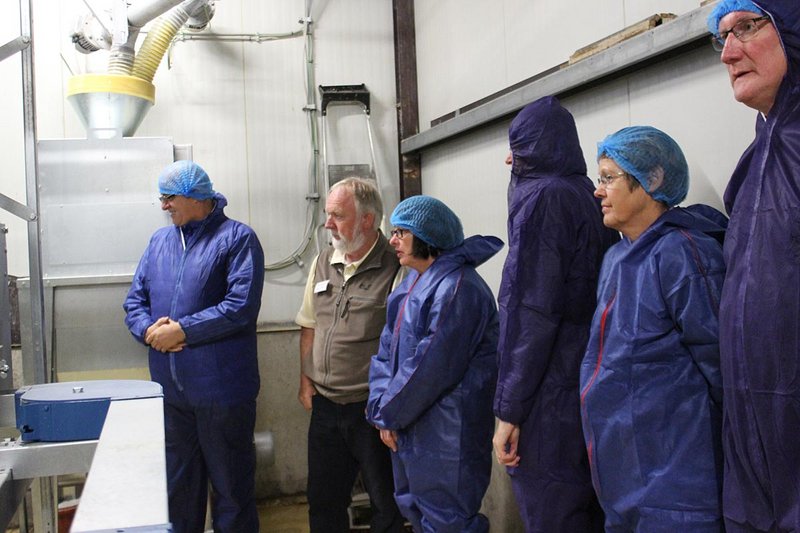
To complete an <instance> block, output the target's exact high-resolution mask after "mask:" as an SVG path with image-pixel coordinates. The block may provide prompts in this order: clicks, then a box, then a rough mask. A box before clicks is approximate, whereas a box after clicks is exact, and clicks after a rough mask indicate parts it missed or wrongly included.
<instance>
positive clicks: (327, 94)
mask: <svg viewBox="0 0 800 533" xmlns="http://www.w3.org/2000/svg"><path fill="white" fill-rule="evenodd" d="M319 94H320V96H321V97H322V104H321V105H320V108H321V110H322V115H323V116H325V115H327V114H328V104H332V103H339V104H361V105H362V106H364V112H365V113H366V114H367V115H369V90H368V89H367V86H366V85H364V84H363V83H362V84H361V85H320V86H319Z"/></svg>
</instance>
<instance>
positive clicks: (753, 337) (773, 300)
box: [708, 0, 800, 531]
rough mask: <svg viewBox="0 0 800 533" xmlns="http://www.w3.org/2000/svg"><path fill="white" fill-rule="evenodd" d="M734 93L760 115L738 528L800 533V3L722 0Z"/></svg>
mask: <svg viewBox="0 0 800 533" xmlns="http://www.w3.org/2000/svg"><path fill="white" fill-rule="evenodd" d="M708 27H709V30H710V31H711V33H712V35H713V39H714V41H715V48H717V49H719V50H721V51H722V56H721V59H722V62H723V63H724V64H725V66H726V67H727V69H728V75H729V77H730V81H731V86H732V87H733V95H734V98H735V99H736V100H737V101H739V102H741V103H743V104H745V105H746V106H748V107H751V108H753V109H756V110H757V111H759V112H760V113H759V114H758V116H757V117H756V138H755V140H754V141H753V143H752V144H751V145H750V146H749V147H748V148H747V150H746V151H745V152H744V154H743V155H742V157H741V159H740V160H739V164H738V165H737V167H736V169H735V170H734V172H733V175H732V177H731V180H730V183H729V184H728V187H727V190H726V191H725V197H724V199H725V207H726V209H727V211H728V213H729V214H730V217H731V220H730V225H729V227H728V233H727V236H726V238H725V248H724V250H725V261H726V265H727V275H726V278H725V285H724V289H723V293H722V299H721V305H720V352H721V362H722V371H723V382H724V385H725V389H724V404H723V408H724V422H723V444H724V453H725V471H724V490H723V513H724V515H725V522H726V527H727V529H728V531H798V530H800V446H799V445H798V444H797V440H798V438H799V437H800V2H798V1H797V0H756V1H755V2H751V1H750V0H721V1H720V3H719V4H717V6H716V7H715V8H714V10H713V11H712V13H711V15H710V16H709V19H708Z"/></svg>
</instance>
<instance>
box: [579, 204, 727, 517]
mask: <svg viewBox="0 0 800 533" xmlns="http://www.w3.org/2000/svg"><path fill="white" fill-rule="evenodd" d="M725 223H726V220H725V217H724V216H723V215H722V214H721V213H719V212H718V211H716V210H714V209H712V208H710V207H707V206H692V207H689V208H686V209H681V208H677V207H676V208H673V209H670V210H669V211H667V212H665V213H664V214H663V215H661V217H659V218H658V220H656V222H655V223H653V225H651V226H650V228H648V229H647V230H646V231H645V232H644V233H642V235H641V236H639V238H638V239H636V240H635V241H633V242H631V241H630V240H628V239H623V240H622V241H621V242H620V243H618V244H616V245H615V246H613V247H612V248H611V249H610V250H609V251H608V253H607V254H606V257H605V259H604V260H603V269H602V271H601V273H600V285H599V287H598V291H597V292H598V305H597V310H596V312H595V315H594V319H593V321H592V330H591V337H590V339H589V345H588V347H587V350H586V357H585V359H584V360H583V364H582V366H581V408H582V412H583V430H584V434H585V436H586V447H587V450H588V451H589V459H590V464H591V469H592V482H593V483H594V487H595V490H596V492H597V495H598V497H599V498H600V503H601V504H602V506H603V510H604V511H605V513H606V531H608V532H633V531H636V532H647V533H652V532H665V533H666V532H678V531H680V532H682V533H683V532H709V533H711V532H720V531H722V509H721V501H720V496H721V494H720V493H721V488H722V449H721V442H720V431H721V429H720V426H721V423H722V405H721V401H722V378H721V373H720V368H719V348H718V346H719V345H718V341H717V336H718V328H717V326H718V321H717V312H718V302H719V297H720V292H721V290H722V280H723V276H724V275H725V268H724V264H723V260H722V246H721V241H722V238H723V235H724V228H723V226H724V224H725Z"/></svg>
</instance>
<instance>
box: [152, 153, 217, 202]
mask: <svg viewBox="0 0 800 533" xmlns="http://www.w3.org/2000/svg"><path fill="white" fill-rule="evenodd" d="M158 190H159V192H160V193H161V194H177V195H179V196H186V197H187V198H194V199H196V200H207V199H209V198H213V197H214V188H213V185H212V184H211V180H210V179H208V174H206V171H205V170H203V167H201V166H200V165H198V164H197V163H195V162H194V161H175V162H174V163H171V164H170V165H168V166H167V167H166V168H165V169H164V170H162V171H161V175H160V176H158Z"/></svg>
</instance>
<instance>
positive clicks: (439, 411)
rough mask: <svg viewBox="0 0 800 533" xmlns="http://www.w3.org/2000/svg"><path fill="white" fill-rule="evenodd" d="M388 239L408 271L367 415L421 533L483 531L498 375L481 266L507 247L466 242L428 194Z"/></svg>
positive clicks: (492, 316) (407, 205)
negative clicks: (388, 451)
mask: <svg viewBox="0 0 800 533" xmlns="http://www.w3.org/2000/svg"><path fill="white" fill-rule="evenodd" d="M391 222H392V224H393V225H394V226H395V229H394V230H393V231H392V238H391V240H390V243H391V244H392V246H394V248H395V250H396V251H397V255H398V258H399V260H400V264H401V265H404V266H406V267H408V268H409V269H410V274H409V276H408V277H406V279H405V280H404V281H403V283H402V284H401V285H400V286H399V287H398V288H397V289H396V290H395V291H394V292H393V293H392V294H391V295H390V296H389V301H388V304H387V320H386V327H385V328H384V330H383V333H382V335H381V343H380V351H379V353H378V354H377V355H376V356H374V357H373V358H372V364H371V366H370V374H369V385H370V394H369V401H368V405H367V418H368V419H369V421H370V422H371V423H372V424H374V425H375V426H376V427H378V428H379V429H380V430H381V439H382V440H383V442H384V443H385V444H386V445H387V446H389V447H390V448H391V449H392V450H393V451H394V452H395V453H393V454H392V464H393V466H394V480H395V499H396V500H397V504H398V506H399V507H400V511H401V512H402V513H403V515H404V516H405V517H406V518H407V519H408V520H409V521H410V522H411V524H412V525H413V527H414V531H416V532H417V533H421V532H433V531H436V532H438V533H443V532H453V533H455V532H486V531H488V530H489V522H488V520H487V519H486V517H485V516H483V515H482V514H480V513H479V512H478V511H479V509H480V506H481V500H482V499H483V495H484V494H485V493H486V488H487V487H488V485H489V475H490V472H491V448H492V432H493V430H494V415H493V413H492V398H493V397H494V389H495V382H496V379H497V335H498V320H497V307H496V304H495V299H494V296H493V295H492V292H491V290H490V289H489V287H488V286H487V285H486V283H485V282H484V281H483V279H482V278H481V277H480V276H479V275H478V273H477V272H476V271H475V268H476V267H477V266H478V265H480V264H482V263H483V262H485V261H486V260H488V259H489V258H491V257H492V256H493V255H495V254H496V253H497V252H498V251H499V250H500V248H501V247H502V246H503V243H502V241H500V239H497V238H496V237H483V236H479V235H476V236H473V237H470V238H468V239H464V234H463V230H462V227H461V221H460V220H459V219H458V217H457V216H456V215H455V213H453V212H452V211H451V210H450V209H449V208H448V207H447V206H446V205H445V204H444V203H442V202H441V201H439V200H436V199H435V198H431V197H429V196H414V197H411V198H408V199H406V200H404V201H403V202H401V203H400V204H399V205H398V206H397V208H396V209H395V211H394V213H392V217H391Z"/></svg>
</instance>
